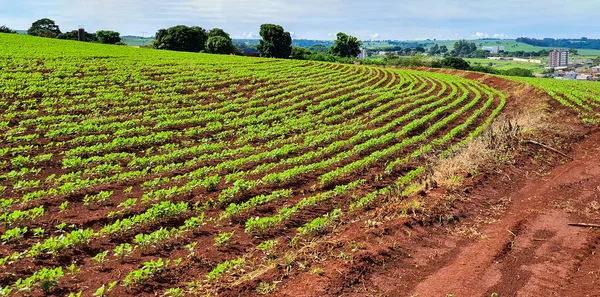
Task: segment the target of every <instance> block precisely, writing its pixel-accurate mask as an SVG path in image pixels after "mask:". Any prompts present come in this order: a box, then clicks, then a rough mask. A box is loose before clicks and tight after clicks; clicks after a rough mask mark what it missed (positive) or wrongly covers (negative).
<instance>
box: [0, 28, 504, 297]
mask: <svg viewBox="0 0 600 297" xmlns="http://www.w3.org/2000/svg"><path fill="white" fill-rule="evenodd" d="M0 48H2V51H0V82H1V85H0V110H1V111H2V112H1V113H0V132H1V134H0V135H1V143H2V146H1V148H0V197H1V200H0V207H1V209H0V214H1V215H0V221H1V222H2V227H0V234H1V240H2V243H3V244H2V246H0V255H1V256H0V283H1V284H3V289H2V290H3V291H2V295H10V294H11V292H12V294H16V295H29V294H31V295H33V296H42V295H56V296H64V295H68V294H70V293H73V294H74V295H75V296H77V295H76V294H77V293H78V292H83V296H91V295H92V294H94V293H95V294H96V296H105V295H109V293H110V296H140V295H148V296H150V295H155V294H157V295H163V294H164V295H165V296H180V295H183V293H184V292H186V294H192V293H193V294H199V295H207V294H208V295H211V294H216V293H219V292H222V291H223V290H225V289H231V288H233V287H235V286H241V285H243V284H247V285H248V284H250V285H251V286H256V292H270V291H272V290H276V284H275V283H263V282H258V281H256V280H260V278H261V276H262V275H263V274H265V273H270V274H273V273H275V274H284V273H286V271H287V272H289V271H288V270H286V261H289V259H290V257H291V255H293V253H294V251H298V250H300V249H301V247H303V246H306V245H307V244H308V243H310V242H315V241H318V239H319V238H321V237H322V236H324V235H326V234H328V233H330V232H331V231H332V229H333V228H334V227H335V226H336V225H338V224H342V223H343V222H349V221H352V220H353V218H356V217H357V215H358V214H360V213H361V212H363V211H364V210H365V209H370V208H371V207H373V206H375V205H378V207H381V206H383V205H384V202H383V201H384V197H388V196H389V195H391V194H393V195H395V196H396V197H407V196H409V195H410V194H411V193H413V192H414V191H416V190H418V189H419V186H420V182H417V181H418V179H419V178H420V177H421V176H423V175H424V174H425V171H426V169H425V159H424V155H426V154H427V155H430V156H437V157H439V156H442V155H447V154H449V153H451V152H452V150H453V149H454V148H456V147H457V146H459V145H460V144H462V143H465V142H468V141H469V140H470V139H472V138H474V137H476V136H477V135H479V134H480V133H482V131H484V129H485V128H486V127H487V126H488V125H490V123H491V122H492V120H493V119H494V118H495V117H496V116H497V115H498V114H499V113H500V112H501V111H502V109H503V107H504V105H505V102H506V97H505V95H504V94H503V93H501V92H499V91H497V90H494V89H492V88H490V87H488V86H487V85H484V84H481V83H478V82H475V81H471V80H468V79H464V78H460V77H457V76H452V75H447V74H441V73H429V72H419V71H413V70H391V69H385V68H371V67H364V66H360V65H342V64H329V63H315V62H308V61H285V60H267V59H258V58H245V57H235V56H217V55H203V54H189V53H177V52H166V51H154V50H147V49H135V48H128V47H119V46H105V45H99V44H81V43H77V42H72V41H59V40H51V39H42V38H35V37H27V36H14V35H0ZM415 203H417V204H418V202H416V201H415V202H414V203H413V202H411V201H407V203H406V209H405V211H406V212H408V211H410V210H411V209H414V207H415ZM313 268H315V267H306V269H307V271H310V269H313Z"/></svg>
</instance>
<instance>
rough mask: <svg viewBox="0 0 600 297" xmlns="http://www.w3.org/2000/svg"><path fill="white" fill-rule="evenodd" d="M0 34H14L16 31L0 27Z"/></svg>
mask: <svg viewBox="0 0 600 297" xmlns="http://www.w3.org/2000/svg"><path fill="white" fill-rule="evenodd" d="M0 33H9V34H16V33H17V31H14V30H12V29H11V28H9V27H6V26H0Z"/></svg>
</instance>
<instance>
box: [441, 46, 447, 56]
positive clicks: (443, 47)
mask: <svg viewBox="0 0 600 297" xmlns="http://www.w3.org/2000/svg"><path fill="white" fill-rule="evenodd" d="M447 52H448V47H447V46H445V45H442V46H440V53H442V54H445V53H447Z"/></svg>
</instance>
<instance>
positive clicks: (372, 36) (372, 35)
mask: <svg viewBox="0 0 600 297" xmlns="http://www.w3.org/2000/svg"><path fill="white" fill-rule="evenodd" d="M380 36H381V35H379V33H374V34H371V36H369V37H371V38H372V39H377V38H379V37H380Z"/></svg>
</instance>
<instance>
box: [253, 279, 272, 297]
mask: <svg viewBox="0 0 600 297" xmlns="http://www.w3.org/2000/svg"><path fill="white" fill-rule="evenodd" d="M275 289H277V285H276V284H269V283H263V282H260V284H258V287H256V293H257V294H259V295H268V294H271V293H273V291H275Z"/></svg>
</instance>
